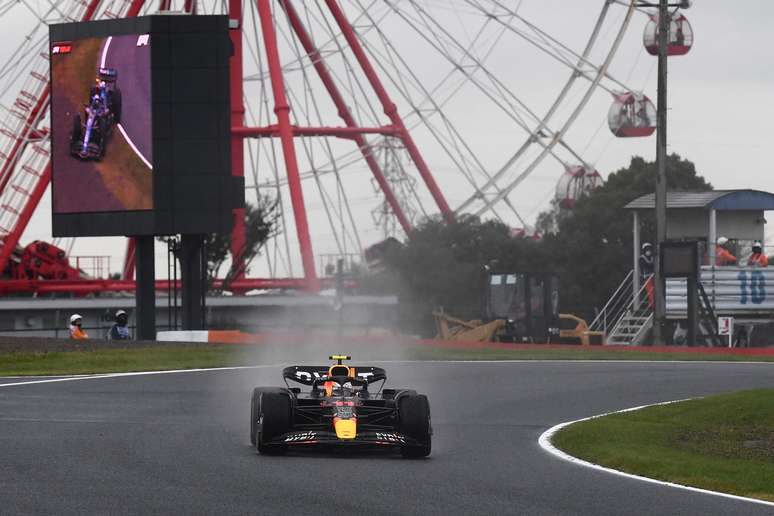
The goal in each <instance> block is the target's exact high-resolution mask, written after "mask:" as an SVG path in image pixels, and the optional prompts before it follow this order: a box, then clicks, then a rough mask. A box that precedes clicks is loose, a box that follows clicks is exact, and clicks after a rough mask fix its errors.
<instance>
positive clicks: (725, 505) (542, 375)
mask: <svg viewBox="0 0 774 516" xmlns="http://www.w3.org/2000/svg"><path fill="white" fill-rule="evenodd" d="M384 367H385V368H387V374H388V377H389V381H388V385H389V386H394V387H415V388H417V389H418V390H419V391H420V392H426V393H427V394H428V395H429V397H430V402H431V407H432V416H433V426H434V429H435V438H434V443H433V453H432V455H431V457H430V458H429V459H425V460H405V459H401V458H400V457H399V456H394V455H384V454H333V455H328V454H314V453H311V454H310V453H304V454H301V453H299V454H290V455H287V456H284V457H264V456H259V455H257V454H256V453H255V452H254V451H253V449H252V448H251V446H250V444H249V434H248V422H249V421H248V408H249V398H250V392H251V388H252V386H254V385H272V384H277V383H278V382H277V380H278V379H279V377H280V366H276V367H264V368H259V369H237V370H221V371H203V372H185V373H173V374H155V375H137V376H123V377H121V376H118V377H112V378H101V379H96V378H91V379H84V380H74V381H69V380H68V381H63V382H54V383H43V384H29V385H17V386H8V387H0V457H2V460H0V492H2V493H3V495H2V508H0V512H2V513H4V514H5V513H45V514H85V513H103V514H104V513H110V514H123V513H132V514H138V513H141V514H169V513H180V514H207V513H215V512H218V513H221V514H248V513H253V514H284V515H287V514H311V513H313V512H314V513H316V514H326V515H334V514H335V515H338V514H368V515H372V514H594V515H603V514H697V515H698V514H701V515H708V514H772V512H774V511H772V509H771V507H765V506H761V505H756V504H752V503H749V502H744V501H737V500H730V499H724V498H719V497H715V496H711V495H706V494H700V493H693V492H687V491H683V490H677V489H672V488H668V487H664V486H658V485H652V484H648V483H644V482H640V481H637V480H633V479H628V478H622V477H618V476H615V475H610V474H608V473H604V472H599V471H594V470H591V469H588V468H583V467H579V466H576V465H573V464H569V463H567V462H564V461H561V460H558V459H556V458H554V457H553V456H551V455H549V454H547V453H546V452H545V451H543V450H542V449H541V448H540V447H539V446H538V443H537V441H538V437H539V436H540V434H541V433H542V432H543V431H544V430H546V429H547V428H549V427H551V426H553V425H555V424H557V423H559V422H562V421H567V420H571V419H577V418H581V417H584V416H590V415H594V414H599V413H603V412H608V411H612V410H618V409H623V408H627V407H632V406H635V405H642V404H648V403H654V402H659V401H666V400H673V399H680V398H686V397H693V396H701V395H709V394H715V393H721V392H726V391H731V390H740V389H747V388H755V387H772V385H773V384H774V365H772V364H739V363H660V362H651V363H632V362H626V363H623V362H617V363H616V362H500V363H460V362H446V363H442V362H427V363H389V364H384ZM35 380H36V379H30V380H21V381H25V382H26V381H35ZM9 381H10V380H8V379H4V380H3V381H2V382H0V383H9ZM14 381H19V380H14Z"/></svg>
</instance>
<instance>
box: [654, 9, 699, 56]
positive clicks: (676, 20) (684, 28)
mask: <svg viewBox="0 0 774 516" xmlns="http://www.w3.org/2000/svg"><path fill="white" fill-rule="evenodd" d="M642 43H643V44H644V45H645V50H647V51H648V54H650V55H652V56H657V55H658V15H656V14H652V15H651V16H650V20H649V21H648V23H647V25H645V31H644V32H643V34H642ZM692 46H693V29H692V28H691V24H690V23H688V19H687V18H686V17H685V16H683V15H682V14H681V13H676V14H674V15H672V19H671V20H670V23H669V43H668V44H667V55H669V56H682V55H685V54H687V53H688V52H689V51H690V50H691V47H692Z"/></svg>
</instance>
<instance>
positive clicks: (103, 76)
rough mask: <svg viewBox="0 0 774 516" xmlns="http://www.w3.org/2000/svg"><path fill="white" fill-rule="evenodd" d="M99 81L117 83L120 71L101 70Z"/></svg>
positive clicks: (111, 69) (113, 69) (112, 69)
mask: <svg viewBox="0 0 774 516" xmlns="http://www.w3.org/2000/svg"><path fill="white" fill-rule="evenodd" d="M99 79H100V80H101V81H105V82H116V80H118V70H116V69H115V68H100V69H99Z"/></svg>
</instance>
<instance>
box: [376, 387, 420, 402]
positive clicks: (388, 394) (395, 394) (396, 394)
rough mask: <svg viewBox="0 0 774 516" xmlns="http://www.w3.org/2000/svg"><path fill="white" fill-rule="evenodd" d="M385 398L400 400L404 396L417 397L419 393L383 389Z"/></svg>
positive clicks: (409, 390)
mask: <svg viewBox="0 0 774 516" xmlns="http://www.w3.org/2000/svg"><path fill="white" fill-rule="evenodd" d="M382 393H383V396H384V398H385V399H390V398H392V399H394V400H399V399H400V398H401V397H403V396H416V395H417V391H415V390H413V389H383V390H382Z"/></svg>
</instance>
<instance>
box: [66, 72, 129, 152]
mask: <svg viewBox="0 0 774 516" xmlns="http://www.w3.org/2000/svg"><path fill="white" fill-rule="evenodd" d="M117 79H118V72H117V71H116V70H115V69H113V68H100V69H99V71H98V73H97V78H96V79H95V81H94V83H95V84H94V86H92V87H91V88H90V89H89V102H88V104H86V105H84V108H83V117H82V118H81V115H80V114H77V115H75V116H74V117H73V130H72V133H71V134H70V154H71V155H72V156H74V157H76V158H79V159H82V160H97V161H99V160H100V159H102V157H103V156H104V155H105V147H106V145H107V140H108V138H109V137H110V134H111V133H112V131H113V126H114V125H115V124H117V123H119V122H121V90H120V89H118V87H117V85H116V81H117Z"/></svg>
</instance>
